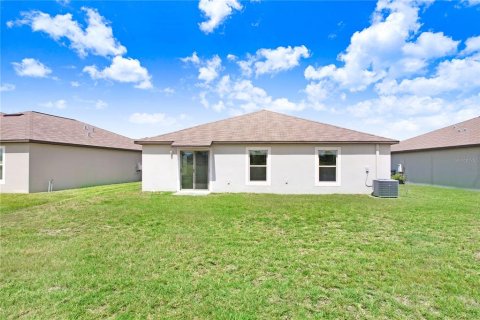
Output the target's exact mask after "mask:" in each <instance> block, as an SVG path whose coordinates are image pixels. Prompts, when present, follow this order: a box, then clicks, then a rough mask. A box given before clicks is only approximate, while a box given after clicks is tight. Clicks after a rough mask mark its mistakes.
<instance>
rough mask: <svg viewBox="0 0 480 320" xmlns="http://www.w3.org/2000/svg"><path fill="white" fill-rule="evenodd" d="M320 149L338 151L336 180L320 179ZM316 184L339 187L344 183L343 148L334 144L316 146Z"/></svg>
mask: <svg viewBox="0 0 480 320" xmlns="http://www.w3.org/2000/svg"><path fill="white" fill-rule="evenodd" d="M319 151H337V163H336V165H335V167H336V174H335V177H336V178H337V180H336V181H320V160H319V159H318V152H319ZM315 185H316V186H318V187H339V186H341V185H342V148H341V147H334V146H318V147H316V148H315Z"/></svg>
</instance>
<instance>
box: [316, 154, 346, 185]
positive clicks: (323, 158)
mask: <svg viewBox="0 0 480 320" xmlns="http://www.w3.org/2000/svg"><path fill="white" fill-rule="evenodd" d="M315 169H316V170H315V171H316V174H315V184H316V185H318V186H339V185H340V148H331V147H325V148H315Z"/></svg>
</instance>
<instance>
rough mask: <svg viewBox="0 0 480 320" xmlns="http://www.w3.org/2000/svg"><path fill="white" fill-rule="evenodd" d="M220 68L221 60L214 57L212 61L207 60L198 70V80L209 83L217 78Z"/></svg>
mask: <svg viewBox="0 0 480 320" xmlns="http://www.w3.org/2000/svg"><path fill="white" fill-rule="evenodd" d="M221 67H222V59H220V57H219V56H217V55H215V56H213V58H212V59H210V60H207V61H206V64H205V65H204V66H203V67H201V68H200V69H198V79H199V80H203V81H205V82H206V83H209V82H211V81H213V80H215V79H216V78H217V77H218V73H219V71H220V69H221Z"/></svg>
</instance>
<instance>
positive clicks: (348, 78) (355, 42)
mask: <svg viewBox="0 0 480 320" xmlns="http://www.w3.org/2000/svg"><path fill="white" fill-rule="evenodd" d="M420 3H421V2H420V1H388V0H380V1H378V3H377V7H376V9H375V12H374V14H373V17H372V24H371V25H370V26H369V27H367V28H365V29H363V30H361V31H357V32H355V33H354V34H353V35H352V37H351V39H350V44H349V46H348V47H347V49H346V51H345V52H344V53H342V54H340V55H339V60H340V61H341V62H343V64H344V65H343V67H337V66H335V65H333V64H331V65H328V66H321V67H319V68H317V69H315V68H314V67H313V66H309V67H307V69H306V70H305V76H306V78H307V79H308V80H321V79H325V78H327V79H330V80H331V81H334V82H336V83H338V84H340V85H341V86H342V87H344V88H347V89H349V90H350V91H362V90H365V89H366V88H367V87H368V86H369V85H370V84H372V83H374V82H376V81H378V80H380V79H382V78H384V77H385V76H386V75H387V73H388V68H389V67H390V66H391V65H392V64H393V63H395V62H397V61H398V60H399V58H401V57H402V52H401V48H402V47H403V46H404V45H405V44H406V42H407V41H408V40H409V39H410V36H411V35H412V34H414V33H415V32H417V31H418V29H419V28H420V23H419V22H418V10H419V6H420ZM386 13H387V14H386Z"/></svg>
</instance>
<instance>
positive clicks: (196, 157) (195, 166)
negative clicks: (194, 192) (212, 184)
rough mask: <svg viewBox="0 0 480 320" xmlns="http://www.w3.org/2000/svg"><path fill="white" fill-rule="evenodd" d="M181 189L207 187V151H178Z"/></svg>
mask: <svg viewBox="0 0 480 320" xmlns="http://www.w3.org/2000/svg"><path fill="white" fill-rule="evenodd" d="M180 177H181V188H182V189H208V151H180Z"/></svg>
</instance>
